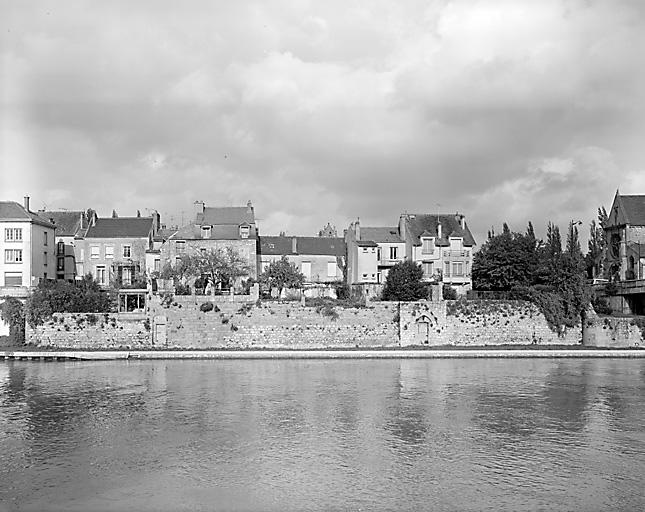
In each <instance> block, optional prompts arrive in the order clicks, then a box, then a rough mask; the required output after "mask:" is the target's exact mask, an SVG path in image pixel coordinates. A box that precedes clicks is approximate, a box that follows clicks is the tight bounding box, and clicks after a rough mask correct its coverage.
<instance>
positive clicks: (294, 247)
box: [291, 236, 298, 254]
mask: <svg viewBox="0 0 645 512" xmlns="http://www.w3.org/2000/svg"><path fill="white" fill-rule="evenodd" d="M291 252H292V253H294V254H298V239H297V238H296V237H295V236H294V237H292V238H291Z"/></svg>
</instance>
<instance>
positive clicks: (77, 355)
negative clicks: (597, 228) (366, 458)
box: [0, 348, 645, 361]
mask: <svg viewBox="0 0 645 512" xmlns="http://www.w3.org/2000/svg"><path fill="white" fill-rule="evenodd" d="M491 358H506V359H511V358H542V359H544V358H622V359H625V358H645V350H639V349H618V350H616V349H587V350H583V349H575V350H571V349H524V350H522V349H514V350H512V349H492V348H491V349H486V348H481V349H461V350H451V349H438V350H433V349H423V350H414V349H412V350H396V349H394V350H393V349H382V350H325V349H315V350H304V349H303V350H56V351H48V350H47V351H46V350H42V351H37V350H0V360H13V361H110V360H128V361H130V360H150V359H220V360H223V359H225V360H235V359H491Z"/></svg>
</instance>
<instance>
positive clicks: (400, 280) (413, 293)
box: [383, 260, 428, 301]
mask: <svg viewBox="0 0 645 512" xmlns="http://www.w3.org/2000/svg"><path fill="white" fill-rule="evenodd" d="M422 279H423V269H422V268H421V266H420V265H418V264H416V263H414V262H413V261H409V260H406V261H403V262H401V263H397V264H396V265H394V266H393V267H392V269H391V270H390V271H389V272H388V274H387V280H386V281H385V288H384V289H383V300H403V301H414V300H420V299H425V298H427V297H428V286H427V284H425V283H423V282H422Z"/></svg>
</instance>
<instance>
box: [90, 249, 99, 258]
mask: <svg viewBox="0 0 645 512" xmlns="http://www.w3.org/2000/svg"><path fill="white" fill-rule="evenodd" d="M99 249H100V248H99V246H98V245H92V246H91V247H90V258H92V259H93V260H96V259H98V258H99V255H100V250H99Z"/></svg>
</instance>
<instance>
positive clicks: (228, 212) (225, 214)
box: [196, 206, 255, 226]
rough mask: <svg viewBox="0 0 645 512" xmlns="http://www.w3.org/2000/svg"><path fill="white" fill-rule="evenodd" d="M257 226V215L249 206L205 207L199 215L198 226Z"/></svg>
mask: <svg viewBox="0 0 645 512" xmlns="http://www.w3.org/2000/svg"><path fill="white" fill-rule="evenodd" d="M245 222H246V223H247V224H255V214H254V213H253V209H252V208H249V207H248V206H224V207H205V208H204V213H198V214H197V220H196V223H197V224H211V225H213V226H214V225H217V224H234V225H236V226H239V225H240V224H244V223H245Z"/></svg>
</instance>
